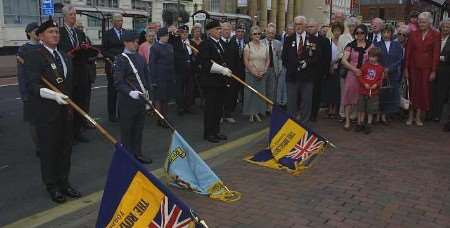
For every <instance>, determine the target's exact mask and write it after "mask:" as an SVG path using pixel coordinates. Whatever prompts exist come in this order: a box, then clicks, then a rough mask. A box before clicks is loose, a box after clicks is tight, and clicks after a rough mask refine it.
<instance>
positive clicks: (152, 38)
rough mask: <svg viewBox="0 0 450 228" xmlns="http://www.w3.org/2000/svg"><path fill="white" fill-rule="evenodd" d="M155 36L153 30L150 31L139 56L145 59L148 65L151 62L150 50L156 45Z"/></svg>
mask: <svg viewBox="0 0 450 228" xmlns="http://www.w3.org/2000/svg"><path fill="white" fill-rule="evenodd" d="M155 36H156V33H155V31H154V30H153V29H148V30H147V33H146V34H145V39H146V42H144V43H142V44H141V45H140V46H139V51H138V52H139V54H140V55H141V56H142V57H144V59H145V62H146V63H147V64H148V63H149V62H150V48H151V47H152V46H153V44H154V43H155V40H156V39H155Z"/></svg>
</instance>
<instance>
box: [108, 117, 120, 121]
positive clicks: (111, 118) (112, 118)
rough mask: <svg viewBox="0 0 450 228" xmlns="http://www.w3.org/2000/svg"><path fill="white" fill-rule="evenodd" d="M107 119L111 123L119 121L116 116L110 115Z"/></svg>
mask: <svg viewBox="0 0 450 228" xmlns="http://www.w3.org/2000/svg"><path fill="white" fill-rule="evenodd" d="M109 121H110V122H112V123H117V122H119V119H118V118H117V117H115V116H110V117H109Z"/></svg>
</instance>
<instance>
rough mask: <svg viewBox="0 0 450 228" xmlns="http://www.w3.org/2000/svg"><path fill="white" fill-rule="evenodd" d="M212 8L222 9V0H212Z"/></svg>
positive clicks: (213, 10) (214, 9)
mask: <svg viewBox="0 0 450 228" xmlns="http://www.w3.org/2000/svg"><path fill="white" fill-rule="evenodd" d="M210 1H211V4H210V8H211V11H212V12H219V11H220V1H219V0H210Z"/></svg>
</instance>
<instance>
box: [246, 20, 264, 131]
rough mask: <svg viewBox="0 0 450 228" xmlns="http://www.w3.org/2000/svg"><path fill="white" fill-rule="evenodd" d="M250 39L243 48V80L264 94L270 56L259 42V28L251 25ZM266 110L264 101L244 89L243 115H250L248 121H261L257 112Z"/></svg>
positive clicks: (260, 112)
mask: <svg viewBox="0 0 450 228" xmlns="http://www.w3.org/2000/svg"><path fill="white" fill-rule="evenodd" d="M250 37H251V41H250V42H249V43H248V44H247V45H246V46H245V48H244V64H245V69H246V73H245V81H246V82H247V83H248V84H249V85H250V86H252V87H253V88H255V89H256V90H258V91H259V92H260V93H261V94H264V91H265V89H266V79H265V75H266V72H267V69H268V68H269V64H270V58H269V49H268V47H267V46H266V45H265V44H264V43H262V42H261V29H260V28H259V26H253V27H252V28H251V29H250ZM265 112H266V105H265V104H264V102H263V101H262V100H261V99H260V98H259V97H258V96H257V95H256V94H254V93H252V92H251V91H250V90H248V89H246V90H244V108H243V113H244V115H249V116H250V122H254V121H255V119H256V121H258V122H261V118H260V116H259V114H262V113H265Z"/></svg>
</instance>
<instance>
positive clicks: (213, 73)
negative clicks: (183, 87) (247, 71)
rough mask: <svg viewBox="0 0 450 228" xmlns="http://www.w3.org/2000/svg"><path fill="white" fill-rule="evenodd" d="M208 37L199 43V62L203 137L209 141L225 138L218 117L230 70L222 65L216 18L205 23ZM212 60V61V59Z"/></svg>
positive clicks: (220, 114) (221, 108) (222, 59)
mask: <svg viewBox="0 0 450 228" xmlns="http://www.w3.org/2000/svg"><path fill="white" fill-rule="evenodd" d="M205 28H206V30H207V32H208V38H207V39H206V40H205V41H203V42H202V43H201V44H200V53H199V56H198V58H199V62H200V64H201V83H202V84H203V88H204V96H205V113H204V116H203V120H204V132H203V137H204V139H206V140H207V141H209V142H212V143H218V142H219V140H227V137H226V136H225V135H223V134H221V133H220V118H221V117H222V116H223V105H224V100H225V96H224V94H225V86H226V78H225V77H224V76H229V77H230V76H231V75H232V71H231V70H230V69H229V68H227V67H224V66H223V65H226V64H225V59H224V49H223V47H222V44H221V43H220V36H221V32H222V28H221V26H220V23H219V22H218V21H216V20H211V21H209V22H208V23H207V24H206V27H205ZM211 60H212V61H214V62H212V61H211Z"/></svg>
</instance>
